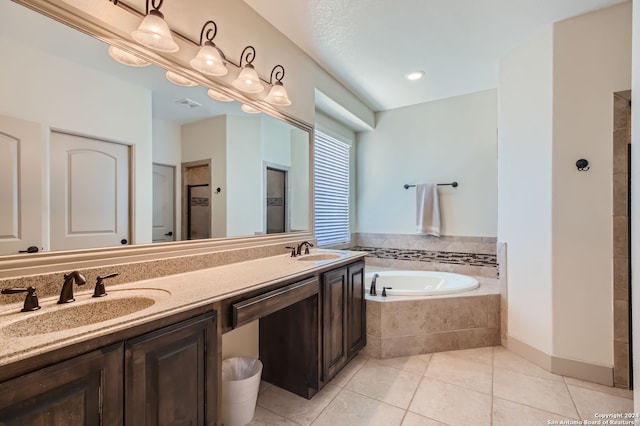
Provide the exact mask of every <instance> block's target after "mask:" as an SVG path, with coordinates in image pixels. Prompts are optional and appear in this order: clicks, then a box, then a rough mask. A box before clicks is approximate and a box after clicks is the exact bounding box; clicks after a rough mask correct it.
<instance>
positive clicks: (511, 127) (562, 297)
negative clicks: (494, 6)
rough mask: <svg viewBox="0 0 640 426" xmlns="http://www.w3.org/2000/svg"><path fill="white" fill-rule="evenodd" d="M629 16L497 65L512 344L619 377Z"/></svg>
mask: <svg viewBox="0 0 640 426" xmlns="http://www.w3.org/2000/svg"><path fill="white" fill-rule="evenodd" d="M630 8H631V5H630V3H624V4H621V5H618V6H614V7H611V8H607V9H603V10H600V11H597V12H594V13H591V14H587V15H583V16H579V17H576V18H572V19H569V20H566V21H562V22H559V23H557V24H555V25H554V27H553V29H552V30H551V29H550V30H548V31H546V32H545V33H543V34H541V35H539V36H538V37H536V38H535V39H532V40H531V41H529V42H528V43H525V44H523V45H522V46H520V47H518V48H517V49H516V50H514V51H513V52H511V53H510V54H509V55H507V56H505V57H504V58H502V61H501V77H500V142H499V154H498V156H499V162H498V164H499V176H500V178H499V193H500V196H499V202H498V204H499V206H500V207H499V219H498V222H499V233H498V239H499V241H504V242H506V243H507V249H508V255H507V258H508V265H507V268H508V286H509V291H508V298H509V299H508V300H509V337H513V338H515V339H517V340H519V341H520V342H522V343H525V344H527V345H529V346H531V347H533V348H534V349H537V350H538V351H541V352H542V353H545V354H546V355H547V356H553V357H554V358H555V359H560V360H563V359H564V360H570V361H581V362H585V363H587V364H592V365H594V366H595V365H597V366H603V367H612V366H613V310H612V305H613V294H612V291H613V242H612V239H613V237H612V226H613V222H612V213H613V209H612V205H613V203H612V174H613V169H612V149H613V142H612V134H613V122H612V117H613V93H614V92H617V91H620V90H625V89H629V87H630V72H631V64H630V58H631V45H630V42H631V19H630V16H631V10H630ZM580 158H586V159H588V160H589V161H590V163H591V169H590V170H589V171H588V172H578V171H577V169H576V166H575V162H576V160H578V159H580ZM523 160H524V161H526V162H527V164H529V165H530V167H519V166H518V165H517V164H518V161H519V162H522V161H523ZM557 365H560V364H557Z"/></svg>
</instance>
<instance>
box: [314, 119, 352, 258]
mask: <svg viewBox="0 0 640 426" xmlns="http://www.w3.org/2000/svg"><path fill="white" fill-rule="evenodd" d="M314 161H315V170H314V191H315V200H314V210H315V214H314V217H315V235H316V239H317V240H318V245H319V246H327V245H330V244H342V243H348V242H349V241H350V240H351V234H350V230H349V145H347V144H345V143H343V142H340V141H339V140H337V139H334V138H332V137H331V136H328V135H326V134H324V133H321V132H319V131H317V130H316V131H315V146H314Z"/></svg>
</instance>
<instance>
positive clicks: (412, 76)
mask: <svg viewBox="0 0 640 426" xmlns="http://www.w3.org/2000/svg"><path fill="white" fill-rule="evenodd" d="M406 77H407V80H420V79H421V78H422V77H424V71H422V70H418V71H412V72H410V73H408V74H407V75H406Z"/></svg>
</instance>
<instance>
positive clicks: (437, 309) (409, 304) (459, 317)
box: [365, 258, 500, 359]
mask: <svg viewBox="0 0 640 426" xmlns="http://www.w3.org/2000/svg"><path fill="white" fill-rule="evenodd" d="M369 259H370V258H366V263H367V272H375V271H378V270H383V268H376V267H371V266H369ZM385 270H386V268H385ZM475 278H477V279H478V281H480V287H479V288H477V289H475V290H470V291H466V292H462V293H455V294H446V295H439V296H422V297H406V296H388V297H381V296H370V295H366V299H367V346H366V348H365V351H366V352H367V354H369V355H370V356H372V357H375V358H382V359H384V358H393V357H401V356H409V355H419V354H426V353H432V352H442V351H450V350H457V349H470V348H478V347H485V346H494V345H499V344H500V295H499V294H498V283H497V280H496V279H495V278H488V277H475Z"/></svg>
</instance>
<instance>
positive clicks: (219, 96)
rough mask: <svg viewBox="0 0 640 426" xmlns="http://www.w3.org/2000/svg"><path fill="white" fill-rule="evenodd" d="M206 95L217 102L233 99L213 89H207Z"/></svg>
mask: <svg viewBox="0 0 640 426" xmlns="http://www.w3.org/2000/svg"><path fill="white" fill-rule="evenodd" d="M207 95H209V97H210V98H211V99H213V100H216V101H219V102H231V101H232V100H233V98H231V97H229V96H227V95H225V94H224V93H222V92H218V91H217V90H213V89H209V90H207Z"/></svg>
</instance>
